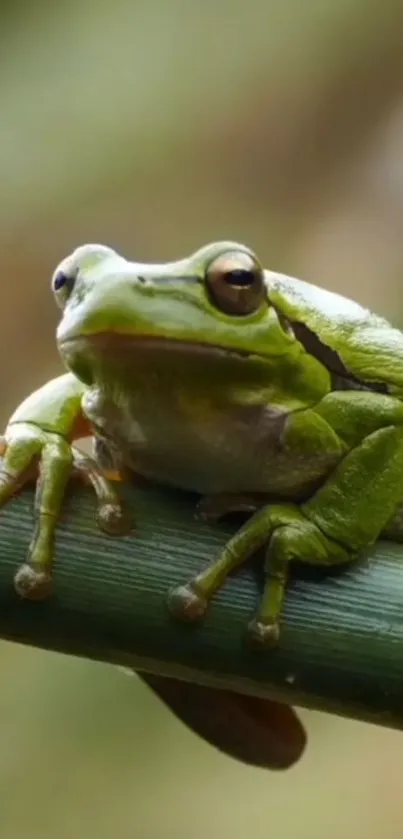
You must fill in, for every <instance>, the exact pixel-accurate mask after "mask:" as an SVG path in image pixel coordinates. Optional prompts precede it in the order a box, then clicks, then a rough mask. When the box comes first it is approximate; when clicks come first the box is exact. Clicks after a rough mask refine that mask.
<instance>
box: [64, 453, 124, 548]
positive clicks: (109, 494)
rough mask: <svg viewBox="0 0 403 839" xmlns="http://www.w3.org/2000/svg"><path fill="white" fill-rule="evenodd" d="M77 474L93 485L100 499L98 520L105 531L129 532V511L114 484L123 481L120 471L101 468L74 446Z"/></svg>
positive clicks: (109, 532)
mask: <svg viewBox="0 0 403 839" xmlns="http://www.w3.org/2000/svg"><path fill="white" fill-rule="evenodd" d="M72 451H73V464H74V470H75V474H76V475H77V476H79V477H80V479H81V480H82V481H83V483H85V484H87V485H88V484H89V485H90V486H92V488H93V490H94V492H95V495H96V497H97V501H98V512H97V520H98V525H99V527H100V528H101V530H103V531H104V533H107V534H108V535H109V536H124V535H125V534H127V533H129V532H130V530H131V528H132V523H131V519H130V516H129V515H128V511H127V510H125V509H124V507H123V505H122V502H121V500H120V498H119V496H118V494H117V492H116V490H115V488H114V486H113V483H114V482H115V483H116V482H121V481H122V476H121V474H120V472H115V471H112V470H104V469H100V467H99V466H98V465H97V463H96V462H95V461H94V460H93V459H92V458H91V457H89V456H88V455H85V454H83V452H81V451H79V449H76V448H73V450H72Z"/></svg>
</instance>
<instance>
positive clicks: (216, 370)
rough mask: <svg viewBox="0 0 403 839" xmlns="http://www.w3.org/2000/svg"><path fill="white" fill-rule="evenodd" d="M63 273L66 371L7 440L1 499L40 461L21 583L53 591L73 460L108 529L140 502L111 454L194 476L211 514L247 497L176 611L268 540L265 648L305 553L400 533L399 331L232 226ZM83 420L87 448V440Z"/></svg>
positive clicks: (95, 248)
mask: <svg viewBox="0 0 403 839" xmlns="http://www.w3.org/2000/svg"><path fill="white" fill-rule="evenodd" d="M52 287H53V292H54V295H55V298H56V302H57V304H58V305H59V307H60V309H61V320H60V323H59V326H58V329H57V346H58V349H59V352H60V355H61V358H62V360H63V362H64V364H65V367H66V369H67V372H66V373H65V374H64V375H62V376H60V377H58V378H57V379H54V380H52V381H50V382H48V383H47V384H45V385H44V386H43V387H42V388H41V389H40V390H38V391H36V392H35V393H34V394H32V395H31V396H29V397H28V398H27V399H26V400H25V401H24V402H23V403H22V404H21V405H20V406H19V408H17V410H16V411H15V413H14V414H13V416H12V417H11V419H10V421H9V424H8V426H7V429H6V431H5V434H4V437H3V443H2V450H3V453H4V458H3V464H2V467H1V472H0V505H3V504H4V503H6V501H7V499H8V498H9V497H10V496H11V495H12V494H13V493H14V492H15V491H16V489H17V488H18V487H19V486H21V484H22V483H23V482H24V480H26V477H27V475H28V474H29V473H30V470H31V468H32V466H33V465H38V464H39V473H40V479H39V480H38V482H37V490H36V504H35V515H36V523H35V532H34V536H33V539H32V541H31V545H30V548H29V555H28V557H27V559H26V561H25V562H24V564H23V565H22V566H21V567H20V568H19V569H18V571H17V572H16V575H15V588H16V591H17V592H18V594H19V595H20V596H21V597H25V598H31V599H40V598H44V597H47V596H48V595H49V593H50V591H51V584H52V556H53V545H54V534H55V528H56V526H57V519H58V516H59V514H60V510H61V507H62V503H63V498H64V494H65V490H66V484H67V482H68V480H69V477H70V476H71V474H72V473H76V474H80V475H81V476H82V477H83V478H84V479H85V480H87V481H89V482H90V483H91V485H92V486H93V488H94V491H95V493H96V496H97V499H98V520H99V524H100V526H101V527H102V528H103V529H104V530H105V531H106V532H108V533H115V534H118V533H120V532H124V531H125V529H126V528H127V520H126V515H125V511H124V510H123V509H122V505H121V502H120V500H119V496H118V494H117V492H116V487H115V484H114V481H113V480H110V478H108V475H107V474H106V471H105V470H109V471H110V470H112V471H113V472H116V473H119V474H122V473H124V474H128V473H134V474H136V475H140V476H143V477H144V478H146V479H148V480H151V481H156V482H158V483H161V484H165V485H166V486H171V487H176V488H182V489H184V490H188V491H192V492H196V493H198V494H199V495H200V496H201V501H200V504H199V508H198V514H199V516H201V517H204V518H213V519H214V518H218V517H220V516H223V515H226V514H228V513H230V512H236V511H238V510H239V511H243V512H244V513H245V512H246V513H250V517H249V518H248V519H247V520H246V523H244V524H243V525H242V526H240V528H239V530H238V531H237V532H236V534H235V535H234V536H233V538H231V539H230V540H229V541H228V543H227V545H226V546H225V547H224V549H223V551H222V553H221V555H220V556H218V557H212V560H211V563H210V564H208V565H207V567H205V568H201V569H200V571H199V573H198V574H197V575H196V576H195V577H194V578H193V579H191V580H184V581H183V584H182V585H181V586H180V587H177V588H175V589H173V590H171V591H170V592H169V593H167V599H168V605H169V608H170V611H171V613H172V615H173V616H174V618H175V619H178V620H184V621H189V622H190V621H192V622H193V621H199V620H201V619H202V618H203V616H204V615H205V613H206V610H207V608H208V604H209V602H210V600H211V598H212V597H214V594H215V593H216V592H217V590H218V589H219V588H220V587H221V586H222V585H223V584H224V582H225V579H226V578H227V576H228V574H230V573H231V572H232V571H233V570H234V569H235V568H236V567H238V566H239V565H240V564H241V563H243V562H244V561H245V560H247V559H248V558H249V557H250V556H251V555H252V554H254V553H255V552H256V551H257V550H258V549H263V550H265V563H264V572H265V584H264V589H263V592H262V596H261V599H260V602H259V604H258V606H257V610H256V614H255V616H254V618H253V619H252V620H251V622H250V623H249V625H248V627H246V634H247V638H248V640H249V642H250V643H253V644H254V645H259V646H260V647H263V648H265V647H270V646H273V645H274V644H276V643H277V642H278V638H279V633H280V622H281V610H282V604H283V600H284V595H285V590H286V584H287V579H288V575H289V568H290V563H291V562H293V561H301V562H304V563H308V564H311V565H319V566H334V565H338V564H344V563H349V562H350V561H352V560H353V559H354V558H355V557H356V556H358V555H359V554H361V553H362V552H363V551H365V550H367V549H368V548H369V547H370V546H371V545H372V544H373V543H374V542H375V541H376V540H377V539H378V537H379V536H381V535H383V536H386V537H388V536H390V537H392V536H393V538H395V539H399V538H400V539H401V538H402V536H403V521H402V519H403V517H402V515H401V513H402V501H403V401H402V397H403V335H402V333H401V332H400V331H399V330H397V329H395V328H393V327H392V326H391V325H390V324H389V323H388V322H387V321H386V320H384V319H383V318H381V317H379V316H377V315H374V314H372V313H370V312H369V311H367V310H366V309H365V308H363V307H362V306H360V305H359V304H357V303H355V302H353V301H352V300H348V299H346V298H344V297H342V296H340V295H337V294H334V293H331V292H329V291H326V290H324V289H321V288H319V287H316V286H314V285H311V284H309V283H307V282H304V281H302V280H298V279H293V278H291V277H288V276H285V275H282V274H278V273H275V272H272V271H269V270H265V269H264V267H263V266H262V264H261V262H260V261H259V259H258V257H257V256H256V255H255V254H254V253H253V251H252V250H251V249H250V248H248V247H246V246H245V245H242V244H238V243H235V242H231V241H224V242H217V243H213V244H209V245H207V246H205V247H202V248H201V249H199V250H197V251H196V252H195V253H193V254H192V255H191V256H188V257H186V258H185V259H181V260H179V261H175V262H170V263H167V264H159V265H152V264H141V263H135V262H132V261H128V260H127V259H126V258H124V256H122V255H121V254H119V253H117V252H116V251H115V250H114V249H112V248H110V247H107V246H104V245H93V244H88V245H83V246H81V247H78V248H77V249H76V250H74V252H73V253H71V254H70V255H68V256H67V257H66V258H64V259H63V260H62V262H61V263H60V264H59V265H58V267H57V269H56V270H55V272H54V274H53V278H52ZM84 436H91V437H92V438H93V441H94V449H93V456H91V457H90V456H87V455H84V454H83V453H82V452H81V451H80V450H79V448H77V446H76V445H75V441H77V440H78V439H80V438H82V437H84ZM171 704H172V703H171ZM288 710H289V712H290V714H291V713H292V712H291V709H288Z"/></svg>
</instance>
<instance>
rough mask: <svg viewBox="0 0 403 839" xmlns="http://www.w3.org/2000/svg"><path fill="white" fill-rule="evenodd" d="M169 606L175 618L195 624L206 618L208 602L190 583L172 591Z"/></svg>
mask: <svg viewBox="0 0 403 839" xmlns="http://www.w3.org/2000/svg"><path fill="white" fill-rule="evenodd" d="M168 605H169V610H170V612H171V615H172V616H173V617H175V618H179V620H183V621H188V622H190V623H193V622H195V621H199V620H201V618H202V617H203V616H204V613H205V611H206V609H207V605H208V601H207V598H206V597H204V595H203V594H202V593H200V592H199V591H197V587H196V586H195V584H194V583H188V584H187V585H184V586H177V588H175V589H172V591H171V593H170V595H169V598H168Z"/></svg>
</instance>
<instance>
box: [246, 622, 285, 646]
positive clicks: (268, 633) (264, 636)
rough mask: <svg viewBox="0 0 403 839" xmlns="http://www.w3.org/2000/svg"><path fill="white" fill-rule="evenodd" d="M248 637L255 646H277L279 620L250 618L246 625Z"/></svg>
mask: <svg viewBox="0 0 403 839" xmlns="http://www.w3.org/2000/svg"><path fill="white" fill-rule="evenodd" d="M248 638H249V641H250V642H251V643H252V644H253V645H254V646H256V647H275V646H277V644H278V642H279V639H280V626H279V622H278V621H277V620H271V621H261V620H257V619H254V620H252V621H251V622H250V623H249V626H248Z"/></svg>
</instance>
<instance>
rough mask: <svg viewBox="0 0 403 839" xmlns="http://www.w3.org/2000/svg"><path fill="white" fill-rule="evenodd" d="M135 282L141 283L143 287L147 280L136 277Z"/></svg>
mask: <svg viewBox="0 0 403 839" xmlns="http://www.w3.org/2000/svg"><path fill="white" fill-rule="evenodd" d="M137 281H138V282H139V283H141V284H142V285H145V284H146V282H147V280H146V278H145V277H137Z"/></svg>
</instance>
